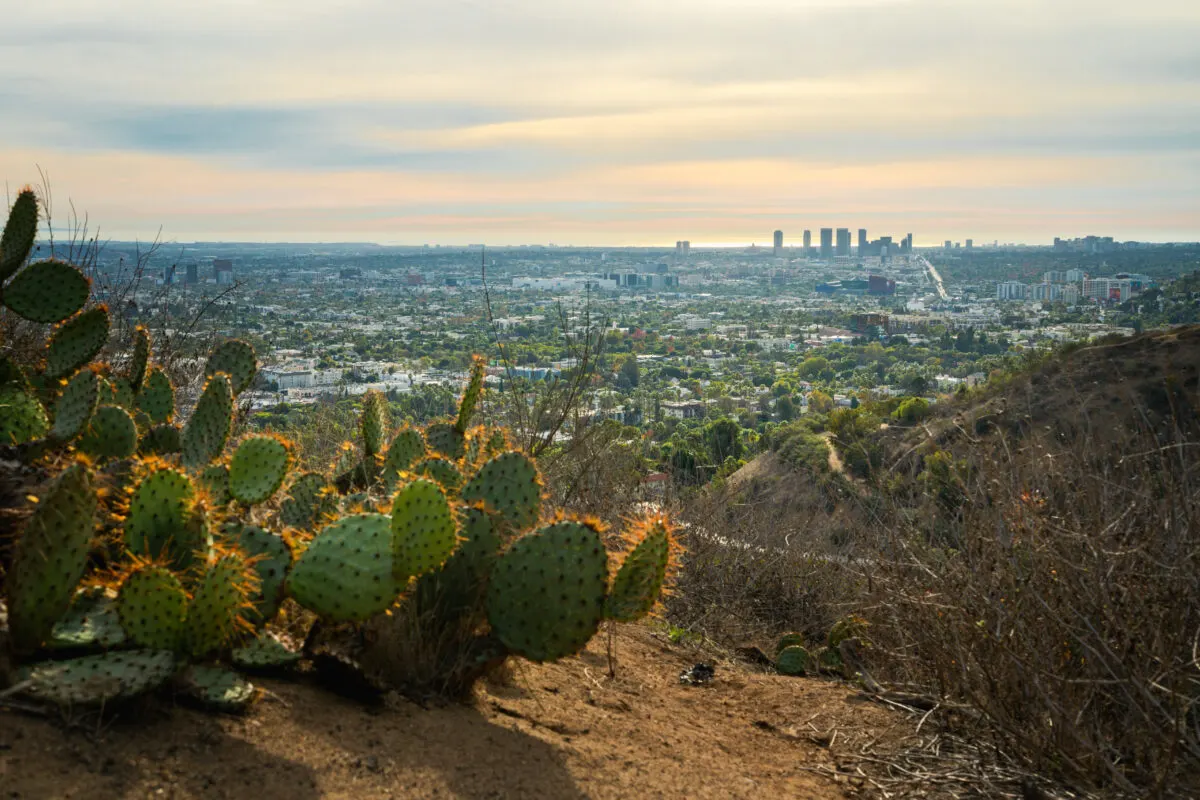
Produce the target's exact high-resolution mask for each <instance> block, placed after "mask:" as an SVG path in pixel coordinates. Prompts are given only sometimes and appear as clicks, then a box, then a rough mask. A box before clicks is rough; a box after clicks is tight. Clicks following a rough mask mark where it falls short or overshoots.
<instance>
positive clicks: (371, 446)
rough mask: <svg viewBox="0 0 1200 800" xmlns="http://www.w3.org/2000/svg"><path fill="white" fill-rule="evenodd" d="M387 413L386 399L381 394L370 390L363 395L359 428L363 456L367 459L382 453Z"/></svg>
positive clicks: (385, 434)
mask: <svg viewBox="0 0 1200 800" xmlns="http://www.w3.org/2000/svg"><path fill="white" fill-rule="evenodd" d="M387 413H388V409H387V398H386V397H384V396H383V393H382V392H380V391H378V390H375V389H372V390H371V391H369V392H367V393H366V394H365V395H363V400H362V419H361V421H360V423H359V428H360V430H361V433H362V441H363V454H364V455H365V456H366V457H367V458H372V457H374V456H377V455H379V454H380V453H381V452H383V443H384V440H385V437H386V436H387Z"/></svg>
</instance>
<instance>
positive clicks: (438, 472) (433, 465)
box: [413, 458, 463, 494]
mask: <svg viewBox="0 0 1200 800" xmlns="http://www.w3.org/2000/svg"><path fill="white" fill-rule="evenodd" d="M413 472H415V473H416V474H417V475H425V476H427V477H429V478H432V479H433V480H435V481H437V483H438V485H439V486H441V487H442V488H443V489H445V490H446V491H447V492H449V493H450V494H456V493H457V492H458V490H459V488H461V487H462V482H463V476H462V473H460V472H459V471H458V469H457V468H456V467H455V466H454V464H453V462H450V461H447V460H446V459H444V458H427V459H425V460H424V461H421V462H420V463H418V464H417V465H416V466H415V467H413Z"/></svg>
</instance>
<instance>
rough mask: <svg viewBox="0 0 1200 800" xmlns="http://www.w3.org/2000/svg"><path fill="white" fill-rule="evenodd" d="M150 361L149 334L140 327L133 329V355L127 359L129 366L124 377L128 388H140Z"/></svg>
mask: <svg viewBox="0 0 1200 800" xmlns="http://www.w3.org/2000/svg"><path fill="white" fill-rule="evenodd" d="M149 361H150V334H149V333H147V332H146V329H145V328H143V327H142V326H141V325H138V326H137V327H136V328H134V329H133V354H132V355H131V356H130V357H129V365H128V367H127V368H126V371H125V377H126V379H127V380H128V382H129V385H130V387H133V386H137V387H139V388H140V387H141V385H142V382H143V381H144V380H145V377H146V364H148V363H149Z"/></svg>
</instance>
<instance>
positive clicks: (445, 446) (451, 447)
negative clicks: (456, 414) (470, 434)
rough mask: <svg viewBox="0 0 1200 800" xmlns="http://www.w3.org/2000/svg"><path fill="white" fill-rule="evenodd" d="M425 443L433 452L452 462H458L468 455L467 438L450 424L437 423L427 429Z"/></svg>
mask: <svg viewBox="0 0 1200 800" xmlns="http://www.w3.org/2000/svg"><path fill="white" fill-rule="evenodd" d="M425 441H426V442H428V443H429V449H430V450H431V451H432V452H434V453H436V454H438V455H442V456H445V457H446V458H448V459H450V460H451V461H457V460H458V459H460V458H462V457H463V454H464V453H466V444H467V440H466V437H465V436H463V433H462V431H460V430H459V429H458V428H456V427H455V426H454V425H453V424H451V423H449V422H435V423H433V424H432V425H430V426H429V427H428V428H426V429H425Z"/></svg>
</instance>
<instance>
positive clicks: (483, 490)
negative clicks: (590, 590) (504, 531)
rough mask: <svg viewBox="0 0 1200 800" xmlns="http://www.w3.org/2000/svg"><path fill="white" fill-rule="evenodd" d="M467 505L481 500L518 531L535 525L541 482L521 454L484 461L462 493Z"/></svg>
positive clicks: (540, 510) (532, 465) (531, 465)
mask: <svg viewBox="0 0 1200 800" xmlns="http://www.w3.org/2000/svg"><path fill="white" fill-rule="evenodd" d="M462 498H463V500H465V501H467V502H468V503H471V502H476V501H480V500H482V501H483V503H484V504H485V505H486V506H487V507H488V508H489V509H492V510H494V511H495V512H496V513H498V514H499V515H500V516H501V517H502V518H503V519H504V520H505V521H507V522H508V523H509V524H511V525H512V526H513V527H514V528H516V529H518V530H523V529H526V528H531V527H533V526H534V525H536V524H537V521H538V517H539V516H541V513H542V480H541V477H540V476H539V475H538V471H537V467H536V466H534V463H533V461H532V460H531V459H530V458H529V456H527V455H525V454H524V453H517V452H509V453H501V454H500V455H498V456H496V457H495V458H493V459H492V460H491V461H488V462H487V463H486V464H484V465H483V466H482V467H480V468H479V471H478V472H477V473H475V476H474V477H473V478H471V480H470V481H468V482H467V485H466V487H465V488H464V489H463V491H462Z"/></svg>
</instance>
